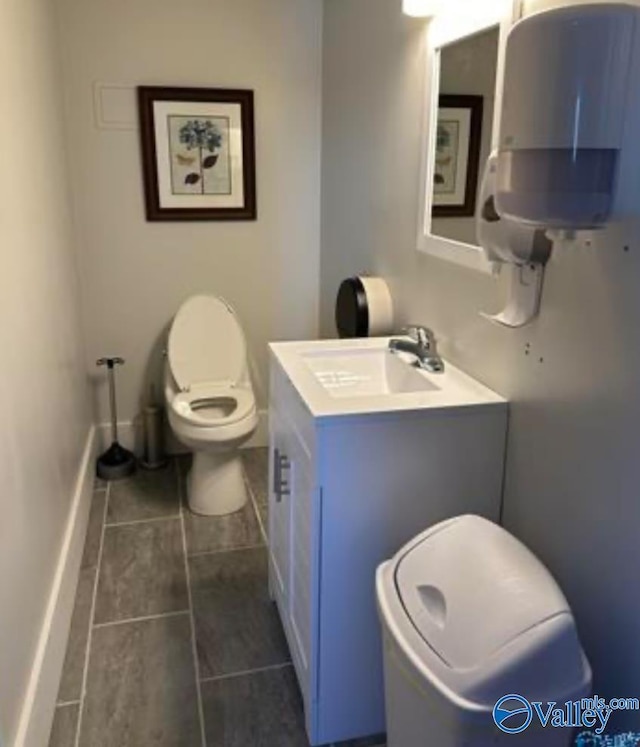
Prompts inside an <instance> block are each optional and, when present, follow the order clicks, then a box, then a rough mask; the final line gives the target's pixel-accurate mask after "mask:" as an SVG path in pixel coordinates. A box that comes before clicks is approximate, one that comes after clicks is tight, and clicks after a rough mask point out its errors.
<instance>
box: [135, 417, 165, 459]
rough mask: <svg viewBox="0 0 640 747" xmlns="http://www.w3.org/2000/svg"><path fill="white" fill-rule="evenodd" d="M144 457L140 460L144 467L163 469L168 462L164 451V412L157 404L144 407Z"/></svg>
mask: <svg viewBox="0 0 640 747" xmlns="http://www.w3.org/2000/svg"><path fill="white" fill-rule="evenodd" d="M143 424H144V457H143V458H142V459H141V460H140V466H141V467H142V468H143V469H150V470H154V469H162V467H166V466H167V464H168V459H167V457H166V455H165V452H164V438H163V433H162V431H163V426H164V423H163V412H162V408H161V407H158V406H157V405H147V407H145V408H144V420H143Z"/></svg>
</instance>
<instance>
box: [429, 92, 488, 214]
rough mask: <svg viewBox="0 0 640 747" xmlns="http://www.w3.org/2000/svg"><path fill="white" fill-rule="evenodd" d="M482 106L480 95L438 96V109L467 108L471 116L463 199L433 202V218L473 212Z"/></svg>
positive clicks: (480, 137) (475, 199) (476, 185)
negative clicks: (457, 203) (450, 201)
mask: <svg viewBox="0 0 640 747" xmlns="http://www.w3.org/2000/svg"><path fill="white" fill-rule="evenodd" d="M483 108H484V100H483V97H482V96H463V95H449V94H443V95H441V96H440V97H439V100H438V109H468V110H469V111H470V113H471V118H470V128H469V144H468V155H467V178H466V184H465V190H464V201H463V202H462V203H461V204H460V205H435V204H433V205H432V208H431V214H432V216H433V217H434V218H465V217H471V216H473V215H474V214H475V211H476V201H477V194H478V174H479V170H480V148H481V144H482V114H483Z"/></svg>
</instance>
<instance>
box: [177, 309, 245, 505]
mask: <svg viewBox="0 0 640 747" xmlns="http://www.w3.org/2000/svg"><path fill="white" fill-rule="evenodd" d="M165 399H166V404H167V413H168V417H169V423H170V425H171V428H172V430H173V432H174V434H175V436H176V438H177V439H178V440H179V441H180V442H181V443H183V444H184V445H185V446H186V447H187V448H189V449H190V450H191V451H193V465H192V467H191V471H190V472H189V476H188V478H187V496H188V499H189V507H190V508H191V510H192V511H194V512H195V513H198V514H204V515H206V516H221V515H224V514H229V513H233V512H234V511H239V510H240V509H241V508H242V507H243V506H244V505H245V503H246V502H247V490H246V486H245V483H244V478H243V473H242V464H241V461H240V453H239V448H240V446H241V445H242V444H243V443H245V442H246V441H247V440H248V439H249V438H251V436H252V435H253V433H254V431H255V429H256V426H257V424H258V416H257V410H256V401H255V396H254V393H253V387H252V386H251V379H250V376H249V371H248V366H247V348H246V342H245V338H244V333H243V331H242V327H241V326H240V323H239V322H238V319H237V317H236V315H235V313H234V311H233V309H232V308H231V307H230V306H229V305H228V304H227V303H226V302H225V301H223V300H222V299H220V298H217V297H215V296H193V297H192V298H189V299H188V300H187V301H185V303H184V304H183V305H182V306H181V307H180V309H179V310H178V313H177V314H176V315H175V317H174V320H173V323H172V325H171V329H170V331H169V340H168V345H167V364H166V369H165Z"/></svg>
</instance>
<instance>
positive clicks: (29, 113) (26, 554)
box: [0, 0, 89, 746]
mask: <svg viewBox="0 0 640 747" xmlns="http://www.w3.org/2000/svg"><path fill="white" fill-rule="evenodd" d="M51 14H52V7H51V3H50V2H48V0H6V1H4V2H2V3H1V4H0V91H2V100H3V107H2V111H3V115H2V117H0V163H1V164H2V179H1V180H0V252H1V254H2V272H1V273H0V313H1V315H2V324H1V325H0V350H1V351H2V387H1V388H0V474H1V475H2V488H1V491H0V509H1V511H2V521H1V522H0V611H1V612H0V743H2V744H4V745H7V746H8V745H11V744H13V739H14V736H15V734H16V729H17V726H18V718H19V714H20V711H21V707H22V702H23V698H24V696H25V690H26V687H27V682H28V677H29V674H30V670H31V667H32V664H33V661H34V655H35V652H36V646H37V642H38V636H39V634H40V630H41V627H42V625H43V619H44V614H45V608H46V605H47V601H48V598H49V594H50V591H51V589H52V584H53V577H54V571H55V567H56V563H57V561H58V555H59V553H60V551H61V547H62V541H63V532H64V529H65V525H66V523H67V519H68V516H69V510H70V507H71V499H72V496H73V490H74V483H75V479H76V473H77V470H78V468H79V465H80V459H81V455H82V449H83V447H84V444H85V441H86V438H87V435H88V431H89V417H88V397H87V387H86V381H85V376H84V362H83V360H82V356H83V353H82V350H81V343H80V330H79V322H78V319H79V313H78V284H77V277H76V267H75V259H74V255H73V251H72V237H71V226H70V215H69V209H68V198H67V194H68V192H67V187H68V182H67V174H66V170H65V153H64V150H65V148H64V140H63V135H62V113H61V106H60V93H59V92H60V82H59V78H58V60H57V52H56V49H55V38H54V32H55V24H54V22H53V19H52V16H51Z"/></svg>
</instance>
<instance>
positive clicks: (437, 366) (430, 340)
mask: <svg viewBox="0 0 640 747" xmlns="http://www.w3.org/2000/svg"><path fill="white" fill-rule="evenodd" d="M402 331H403V332H404V334H406V335H407V336H408V337H410V338H411V339H410V340H404V339H400V338H393V339H392V340H389V350H390V351H391V352H392V353H397V352H401V353H410V354H411V355H415V357H416V361H415V366H416V367H417V368H423V369H424V370H425V371H429V372H430V373H442V372H443V371H444V361H443V360H442V358H441V357H440V356H439V355H438V346H437V342H436V338H435V335H434V334H433V332H432V331H431V330H430V329H428V328H427V327H421V326H420V325H419V324H411V325H409V326H408V327H407V328H406V329H403V330H402Z"/></svg>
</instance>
